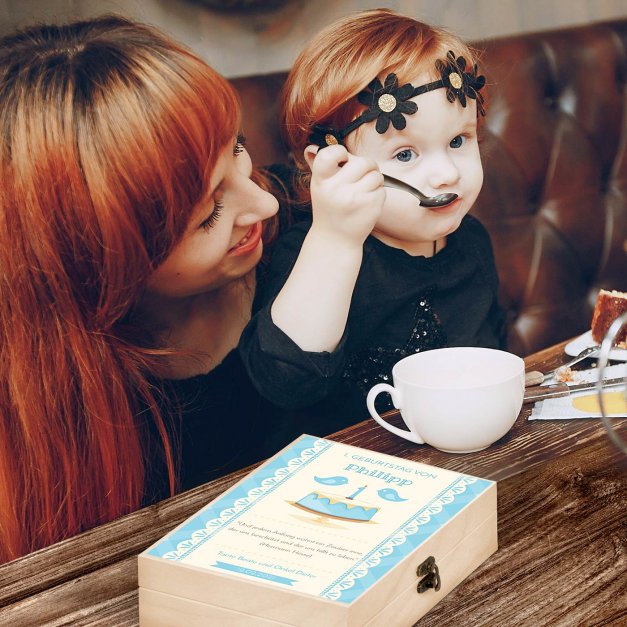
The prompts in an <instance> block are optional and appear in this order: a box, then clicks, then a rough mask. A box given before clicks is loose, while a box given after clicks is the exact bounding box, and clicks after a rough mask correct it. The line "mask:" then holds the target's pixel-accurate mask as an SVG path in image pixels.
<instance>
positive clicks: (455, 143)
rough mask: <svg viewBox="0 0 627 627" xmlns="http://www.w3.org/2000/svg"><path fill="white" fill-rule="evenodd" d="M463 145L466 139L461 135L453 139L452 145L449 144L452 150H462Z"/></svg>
mask: <svg viewBox="0 0 627 627" xmlns="http://www.w3.org/2000/svg"><path fill="white" fill-rule="evenodd" d="M463 143H464V138H463V137H462V136H461V135H457V136H456V137H453V139H451V143H450V144H449V146H450V147H451V148H461V147H462V144H463Z"/></svg>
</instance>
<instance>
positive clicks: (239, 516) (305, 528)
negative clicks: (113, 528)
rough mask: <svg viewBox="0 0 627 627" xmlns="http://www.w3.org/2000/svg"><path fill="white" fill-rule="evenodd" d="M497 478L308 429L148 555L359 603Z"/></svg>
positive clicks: (320, 595) (333, 598) (157, 545)
mask: <svg viewBox="0 0 627 627" xmlns="http://www.w3.org/2000/svg"><path fill="white" fill-rule="evenodd" d="M492 484H493V482H491V481H487V480H484V479H478V478H476V477H471V476H468V475H461V474H459V473H456V472H452V471H449V470H444V469H442V468H435V467H433V466H427V465H424V464H419V463H416V462H411V461H407V460H403V459H399V458H396V457H392V456H389V455H384V454H380V453H374V452H371V451H367V450H365V449H361V448H356V447H352V446H348V445H345V444H340V443H338V442H331V441H329V440H324V439H320V438H315V437H312V436H306V435H305V436H302V437H301V438H299V439H298V440H296V441H295V442H294V443H293V444H292V445H290V446H289V447H288V448H287V449H285V450H284V451H282V452H281V453H280V454H279V455H278V456H277V457H275V458H274V459H272V460H271V461H270V462H269V463H267V464H265V465H264V466H261V467H260V468H259V469H258V470H257V471H255V472H253V473H252V474H251V475H249V476H248V477H247V478H246V479H244V481H242V482H241V483H240V484H238V485H236V486H235V487H234V488H233V489H232V490H230V491H229V492H227V493H226V494H224V495H223V496H221V497H219V498H218V499H217V500H215V501H213V502H212V503H210V504H209V505H208V506H207V507H205V508H204V509H202V510H201V511H200V512H198V514H196V515H195V516H193V517H192V518H191V519H189V520H188V521H187V522H186V523H184V524H183V525H182V526H181V527H179V528H178V529H176V530H175V531H174V532H172V533H171V534H169V535H168V536H166V537H165V538H164V539H163V540H162V541H160V542H159V543H158V544H156V545H155V546H153V547H152V548H151V549H150V550H149V551H148V554H149V555H152V556H154V557H158V558H162V559H165V560H174V561H178V562H181V563H185V564H190V565H193V566H196V567H200V568H205V569H213V570H216V571H218V572H224V573H229V574H233V575H236V576H240V577H245V578H250V579H253V580H263V581H265V582H267V583H270V584H272V585H276V586H281V587H287V588H290V589H293V590H298V591H300V592H304V593H307V594H312V595H317V596H319V597H322V598H326V599H331V600H334V601H340V602H346V603H350V602H352V601H353V600H354V599H355V598H357V597H358V596H359V595H361V594H362V593H363V592H364V590H366V589H367V588H369V587H370V586H371V585H373V584H374V583H375V582H376V581H377V580H378V579H379V578H380V577H381V576H383V575H384V574H385V573H386V572H388V571H389V570H390V569H392V568H394V566H396V564H398V563H399V562H400V561H401V560H402V559H403V558H405V557H406V556H407V555H409V554H410V553H412V552H413V551H414V550H415V549H416V547H417V546H419V545H420V544H422V543H423V542H424V541H425V540H426V539H427V538H428V537H430V536H431V535H433V534H434V533H435V532H436V531H437V530H438V529H440V528H441V527H443V526H444V525H445V524H446V523H447V522H448V521H449V520H450V519H451V518H452V517H453V516H455V515H456V514H458V513H459V512H460V511H461V510H462V509H463V508H464V507H465V506H466V505H468V504H469V503H470V502H472V501H473V500H474V499H475V498H477V496H479V495H480V494H481V493H483V492H484V491H485V490H487V489H488V488H489V487H490V486H491V485H492Z"/></svg>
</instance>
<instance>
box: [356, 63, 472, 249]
mask: <svg viewBox="0 0 627 627" xmlns="http://www.w3.org/2000/svg"><path fill="white" fill-rule="evenodd" d="M431 80H433V79H432V77H430V76H429V75H427V74H423V75H421V76H419V77H418V78H417V79H416V80H413V81H411V82H412V84H413V85H423V84H424V83H428V82H430V81H431ZM413 100H414V102H415V103H416V104H417V105H418V111H417V112H416V113H414V114H413V115H405V120H406V122H407V125H406V127H405V128H404V129H403V130H402V131H397V130H396V129H394V128H393V127H392V125H390V128H389V129H388V130H387V132H385V133H383V134H379V133H377V131H376V130H375V125H374V123H370V124H365V125H364V126H362V127H361V128H360V129H359V130H358V131H357V132H355V133H352V134H351V135H349V136H348V137H347V139H346V144H347V148H348V149H349V151H350V152H352V153H354V154H357V155H360V156H364V157H369V158H371V159H374V160H375V161H376V162H377V164H378V165H379V168H380V170H381V172H383V173H384V174H390V175H392V176H394V177H395V178H398V179H401V180H403V181H405V182H407V183H409V184H410V185H412V186H413V187H417V188H418V189H419V190H420V191H421V192H423V193H424V194H427V195H428V196H434V195H436V194H442V193H445V192H453V193H455V194H457V195H458V197H459V198H458V199H457V200H455V201H454V202H453V203H451V204H450V205H446V206H444V207H438V208H428V207H423V206H421V205H420V204H419V203H418V200H417V199H416V198H414V197H413V196H411V195H410V194H408V193H406V192H402V191H398V190H395V189H389V188H386V195H387V198H386V201H385V205H384V208H383V214H382V215H381V218H380V219H379V221H378V222H377V224H376V226H375V229H374V231H373V235H374V236H375V237H378V238H379V239H380V240H382V241H383V242H385V243H386V244H389V245H390V246H394V247H396V248H402V249H403V250H406V251H407V252H408V253H410V254H430V252H431V250H432V249H433V242H434V241H435V240H438V239H441V238H443V237H446V236H447V235H450V234H451V233H452V232H453V231H455V230H456V229H457V228H458V227H459V224H460V222H461V220H462V218H463V217H464V216H465V215H466V213H468V211H469V210H470V208H471V207H472V205H473V204H474V202H475V200H476V199H477V196H478V194H479V191H480V189H481V185H482V183H483V168H482V165H481V158H480V155H479V146H478V143H477V110H476V104H475V102H474V101H473V100H471V99H468V101H467V105H466V107H465V108H464V107H462V106H461V104H460V103H459V102H458V101H457V100H455V102H453V103H450V102H449V101H448V100H447V99H446V90H445V89H436V90H434V91H432V92H428V93H426V94H422V95H420V96H416V97H414V98H413Z"/></svg>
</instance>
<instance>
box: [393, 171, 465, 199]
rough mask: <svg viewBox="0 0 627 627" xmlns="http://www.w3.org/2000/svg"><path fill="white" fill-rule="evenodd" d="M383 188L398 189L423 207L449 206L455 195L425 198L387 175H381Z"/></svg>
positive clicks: (414, 189) (419, 192)
mask: <svg viewBox="0 0 627 627" xmlns="http://www.w3.org/2000/svg"><path fill="white" fill-rule="evenodd" d="M383 186H384V187H390V188H392V189H400V190H401V191H403V192H408V193H409V194H412V195H413V196H415V197H416V198H417V199H418V200H419V201H420V204H421V205H422V206H423V207H443V206H444V205H449V204H450V203H452V202H453V201H454V200H455V199H456V198H457V194H438V195H437V196H425V195H424V194H423V193H422V192H421V191H420V190H418V189H416V188H415V187H412V186H411V185H409V184H408V183H405V182H404V181H399V180H398V179H395V178H394V177H393V176H389V175H388V174H384V175H383Z"/></svg>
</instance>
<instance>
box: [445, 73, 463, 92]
mask: <svg viewBox="0 0 627 627" xmlns="http://www.w3.org/2000/svg"><path fill="white" fill-rule="evenodd" d="M448 80H449V82H450V83H451V87H454V88H455V89H459V88H460V87H461V86H462V85H463V82H462V77H461V76H460V75H459V74H458V73H457V72H451V73H450V74H449V76H448Z"/></svg>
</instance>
